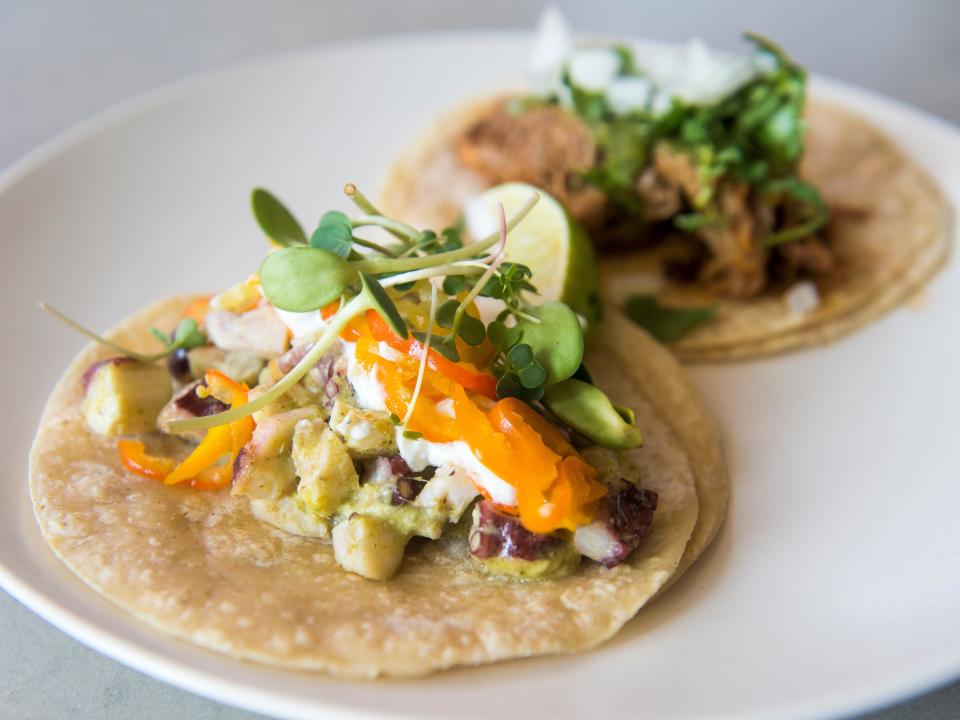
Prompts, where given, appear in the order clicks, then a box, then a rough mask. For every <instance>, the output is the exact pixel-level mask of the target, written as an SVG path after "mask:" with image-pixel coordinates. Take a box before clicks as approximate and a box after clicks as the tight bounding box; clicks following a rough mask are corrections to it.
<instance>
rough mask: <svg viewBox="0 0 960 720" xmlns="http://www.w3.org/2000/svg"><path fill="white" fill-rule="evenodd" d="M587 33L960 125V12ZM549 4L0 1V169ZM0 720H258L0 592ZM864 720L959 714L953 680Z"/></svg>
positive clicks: (818, 5) (834, 7) (828, 13)
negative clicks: (217, 94)
mask: <svg viewBox="0 0 960 720" xmlns="http://www.w3.org/2000/svg"><path fill="white" fill-rule="evenodd" d="M553 4H555V5H558V6H560V7H562V8H563V9H564V11H565V12H566V13H567V14H568V16H569V17H570V18H571V19H572V20H573V22H574V24H575V26H576V27H577V28H578V29H580V30H584V31H595V32H601V33H608V34H614V35H615V34H618V33H619V34H623V33H625V32H626V33H629V34H632V35H636V36H644V37H655V38H663V39H668V40H683V39H686V38H688V37H691V36H695V35H699V36H701V37H704V38H705V39H706V40H707V41H708V42H710V43H711V44H715V45H717V46H719V47H729V48H735V47H736V46H737V43H738V37H739V33H740V32H741V31H743V30H746V29H751V30H756V31H759V32H761V33H764V34H766V35H768V36H770V37H772V38H775V39H776V40H777V41H779V42H780V43H782V44H783V45H784V46H785V47H786V48H788V49H789V50H790V52H791V53H792V54H793V55H794V56H795V57H797V58H798V59H799V60H800V61H802V62H803V63H804V64H805V65H806V66H807V67H809V68H810V69H811V70H812V71H814V72H818V73H823V74H825V75H830V76H833V77H836V78H840V79H843V80H847V81H849V82H852V83H855V84H858V85H862V86H864V87H868V88H871V89H875V90H878V91H880V92H882V93H884V94H887V95H890V96H892V97H895V98H899V99H901V100H904V101H906V102H908V103H910V104H913V105H916V106H919V107H921V108H924V109H926V110H928V111H930V112H933V113H935V114H938V115H940V116H942V117H944V118H946V119H948V120H951V121H953V122H955V123H956V122H960V92H958V91H960V82H958V80H957V73H958V71H960V2H956V0H913V1H912V2H906V1H904V2H893V1H892V0H807V1H806V2H797V1H796V0H741V1H739V2H725V3H720V2H714V1H712V0H672V1H671V2H669V3H654V2H650V1H648V2H640V1H639V0H635V1H633V2H628V1H626V0H622V1H608V2H591V3H586V2H580V3H577V2H563V1H560V2H556V3H553ZM543 5H544V3H542V2H536V1H529V0H485V1H484V2H476V1H474V2H464V3H458V2H452V1H444V0H436V1H435V2H429V1H427V0H407V1H406V2H399V1H398V2H376V3H371V2H343V1H342V0H341V1H338V2H319V1H312V2H311V1H309V0H279V1H275V2H265V1H264V2H242V1H239V0H235V1H228V0H166V1H165V2H148V1H141V0H88V1H87V2H84V3H79V2H71V1H70V0H60V1H59V2H57V1H55V0H0V170H2V169H4V168H6V167H8V166H9V165H10V164H12V163H14V162H15V161H16V160H17V159H18V158H19V157H21V156H22V155H24V154H25V153H26V152H28V151H29V150H30V149H31V148H33V147H35V146H36V145H38V144H40V143H42V142H43V141H45V140H47V139H48V138H50V137H51V136H52V135H54V134H56V133H57V132H59V131H61V130H63V129H65V128H67V127H69V126H70V125H72V124H74V123H76V122H77V121H79V120H82V119H84V118H86V117H88V116H90V115H91V114H93V113H95V112H98V111H99V110H102V109H104V108H106V107H108V106H110V105H112V104H113V103H116V102H118V101H120V100H123V99H125V98H128V97H130V96H131V95H135V94H137V93H140V92H142V91H144V90H148V89H151V88H154V87H156V86H158V85H161V84H163V83H166V82H169V81H172V80H176V79H178V78H182V77H185V76H187V75H190V74H193V73H196V72H199V71H203V70H207V69H211V68H215V67H219V66H222V65H225V64H227V63H231V62H234V61H238V60H242V59H247V58H250V57H254V56H257V55H262V54H266V53H270V52H274V51H280V50H285V49H289V48H294V47H303V46H309V45H315V44H320V43H324V42H330V41H335V40H344V39H349V38H353V37H361V36H369V35H382V34H387V33H398V32H415V31H427V30H449V29H462V28H476V27H481V28H511V27H519V28H528V27H530V26H531V25H532V23H533V22H534V20H535V18H536V16H537V14H538V13H539V10H540V9H541V7H542V6H543ZM0 638H2V640H0V717H3V718H19V719H22V720H28V719H30V718H59V717H67V716H71V717H80V718H126V717H136V718H142V719H144V720H148V719H150V718H168V717H184V718H197V719H202V720H212V719H213V718H218V719H223V720H227V719H230V720H235V719H239V718H253V717H255V716H253V715H250V714H249V713H244V712H241V711H239V710H235V709H233V708H230V707H227V706H224V705H220V704H218V703H215V702H212V701H209V700H206V699H203V698H200V697H197V696H194V695H191V694H189V693H186V692H183V691H181V690H178V689H176V688H173V687H171V686H169V685H166V684H164V683H161V682H158V681H156V680H153V679H151V678H148V677H146V676H144V675H141V674H140V673H138V672H135V671H133V670H130V669H128V668H126V667H124V666H122V665H120V664H118V663H116V662H114V661H112V660H109V659H108V658H106V657H104V656H102V655H100V654H98V653H96V652H95V651H93V650H90V649H88V648H86V647H85V646H83V645H81V644H80V643H78V642H76V641H75V640H73V639H71V638H70V637H68V636H66V635H64V634H63V633H61V632H60V631H59V630H56V629H54V628H53V627H51V626H50V625H48V624H46V623H45V622H44V621H43V620H41V619H40V618H38V617H37V616H35V615H33V614H32V613H31V612H30V611H29V610H27V609H26V608H24V607H22V606H21V605H19V604H18V603H17V602H16V601H15V600H13V599H12V598H11V597H9V596H8V595H6V594H3V593H0ZM862 717H863V720H894V719H901V718H904V719H914V718H916V719H919V718H924V719H931V720H937V719H941V718H942V719H946V718H956V717H960V683H957V684H954V685H951V686H948V687H946V688H944V689H941V690H939V691H937V692H933V693H930V694H927V695H924V696H922V697H920V698H917V699H914V700H912V701H909V702H906V703H904V704H901V705H898V706H895V707H892V708H888V709H885V710H880V711H877V712H874V713H872V714H869V715H866V716H862Z"/></svg>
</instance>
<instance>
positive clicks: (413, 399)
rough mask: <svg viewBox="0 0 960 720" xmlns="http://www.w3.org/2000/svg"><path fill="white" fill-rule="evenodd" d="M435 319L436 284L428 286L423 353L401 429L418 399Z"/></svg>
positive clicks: (405, 428)
mask: <svg viewBox="0 0 960 720" xmlns="http://www.w3.org/2000/svg"><path fill="white" fill-rule="evenodd" d="M436 319H437V286H436V285H431V286H430V321H429V323H428V324H427V336H426V338H424V341H423V354H422V355H421V356H420V367H419V369H418V370H417V384H416V385H415V386H414V388H413V395H412V396H411V398H410V405H409V406H408V407H407V412H406V414H404V416H403V422H402V423H401V426H402V427H403V431H404V432H406V430H407V423H409V422H410V418H411V417H412V416H413V411H414V408H416V406H417V400H419V399H420V388H422V387H423V374H424V371H425V370H426V369H427V357H428V356H429V355H430V341H431V340H433V323H434V322H435V321H436Z"/></svg>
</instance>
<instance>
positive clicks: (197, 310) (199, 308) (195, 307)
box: [182, 295, 213, 327]
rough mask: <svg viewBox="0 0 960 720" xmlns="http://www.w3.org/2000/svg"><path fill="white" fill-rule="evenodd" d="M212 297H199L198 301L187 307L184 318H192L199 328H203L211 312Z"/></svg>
mask: <svg viewBox="0 0 960 720" xmlns="http://www.w3.org/2000/svg"><path fill="white" fill-rule="evenodd" d="M212 297H213V296H212V295H204V296H203V297H198V298H197V299H196V300H194V301H193V302H191V303H190V304H189V305H187V307H186V309H185V310H184V311H183V315H182V317H185V318H190V319H191V320H193V321H194V322H195V323H197V326H198V327H203V322H204V320H205V319H206V317H207V313H208V312H210V298H212Z"/></svg>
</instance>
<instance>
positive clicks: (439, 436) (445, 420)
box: [356, 335, 460, 443]
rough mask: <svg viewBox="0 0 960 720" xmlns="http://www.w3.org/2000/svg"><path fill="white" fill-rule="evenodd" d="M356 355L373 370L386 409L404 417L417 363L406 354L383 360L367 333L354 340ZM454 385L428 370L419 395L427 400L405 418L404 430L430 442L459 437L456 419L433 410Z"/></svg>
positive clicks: (410, 395) (360, 362)
mask: <svg viewBox="0 0 960 720" xmlns="http://www.w3.org/2000/svg"><path fill="white" fill-rule="evenodd" d="M356 358H357V362H358V363H359V364H360V365H361V367H363V368H364V369H366V370H368V371H373V372H375V373H376V376H377V380H378V382H379V383H380V384H381V385H382V386H383V389H384V394H385V396H386V405H387V409H388V410H389V411H390V412H391V413H393V414H394V415H396V416H397V417H398V418H400V417H404V416H406V414H407V408H408V406H409V404H410V401H411V400H412V399H413V390H414V387H415V386H416V382H417V373H418V371H419V364H418V362H417V361H416V360H414V359H413V358H412V357H409V356H403V357H401V358H400V360H399V361H398V362H393V361H390V360H386V359H384V358H383V357H381V356H380V355H378V354H377V343H376V342H375V341H374V339H373V338H372V337H370V336H369V335H365V336H361V337H360V338H359V339H358V340H357V347H356ZM453 385H454V383H453V382H452V381H451V380H449V379H447V378H445V377H443V376H442V375H440V374H439V373H436V372H434V371H432V370H427V371H426V372H425V373H424V382H423V385H422V387H421V389H420V398H421V399H424V400H426V402H421V401H418V402H417V404H416V407H415V408H414V411H413V413H411V415H410V418H409V420H408V421H407V429H408V430H411V431H413V432H417V433H420V434H421V435H423V436H424V437H425V438H426V439H427V440H430V441H431V442H440V443H445V442H454V441H456V440H459V439H460V428H459V427H458V425H457V421H456V420H455V419H454V418H452V417H449V416H448V415H444V414H443V413H441V412H438V411H437V409H436V403H438V402H439V401H441V400H443V399H445V398H447V397H449V396H450V394H451V393H452V392H453Z"/></svg>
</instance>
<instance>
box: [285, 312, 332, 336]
mask: <svg viewBox="0 0 960 720" xmlns="http://www.w3.org/2000/svg"><path fill="white" fill-rule="evenodd" d="M277 315H279V316H280V320H281V321H282V322H283V324H284V325H286V326H287V329H289V330H290V332H291V333H292V334H293V344H294V345H300V344H302V343H301V342H300V341H301V340H315V339H316V338H317V337H318V336H319V335H320V333H322V332H323V331H324V329H325V328H326V327H327V323H326V321H325V320H324V319H323V318H322V317H321V316H320V311H319V310H311V311H310V312H290V311H289V310H279V309H277Z"/></svg>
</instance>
